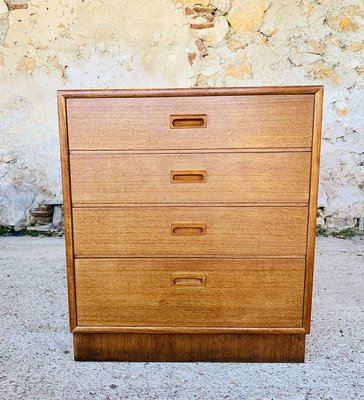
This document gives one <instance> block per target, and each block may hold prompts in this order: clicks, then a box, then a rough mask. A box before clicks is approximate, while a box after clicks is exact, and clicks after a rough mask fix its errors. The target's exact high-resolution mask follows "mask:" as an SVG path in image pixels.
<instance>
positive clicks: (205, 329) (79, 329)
mask: <svg viewBox="0 0 364 400" xmlns="http://www.w3.org/2000/svg"><path fill="white" fill-rule="evenodd" d="M72 332H73V333H178V334H182V333H185V334H196V333H197V334H203V335H205V334H208V335H211V334H215V333H219V334H228V335H230V334H233V333H234V334H235V333H237V334H244V335H255V334H259V335H305V334H306V333H307V332H306V330H305V328H303V327H298V328H292V327H291V328H287V327H284V328H281V327H274V328H269V327H264V328H257V327H252V328H248V327H237V326H234V327H231V326H213V327H211V326H146V325H144V326H123V327H120V326H94V325H81V326H76V327H75V329H74V330H73V331H72Z"/></svg>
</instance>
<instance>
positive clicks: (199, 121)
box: [170, 114, 207, 129]
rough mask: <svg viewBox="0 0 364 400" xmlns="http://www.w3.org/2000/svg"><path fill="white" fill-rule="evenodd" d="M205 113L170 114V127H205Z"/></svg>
mask: <svg viewBox="0 0 364 400" xmlns="http://www.w3.org/2000/svg"><path fill="white" fill-rule="evenodd" d="M206 127H207V114H190V115H171V116H170V128H171V129H184V128H206Z"/></svg>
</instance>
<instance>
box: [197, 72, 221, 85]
mask: <svg viewBox="0 0 364 400" xmlns="http://www.w3.org/2000/svg"><path fill="white" fill-rule="evenodd" d="M216 78H217V74H216V73H214V74H212V75H204V74H199V75H198V77H197V80H196V85H195V86H196V87H212V86H215V85H216Z"/></svg>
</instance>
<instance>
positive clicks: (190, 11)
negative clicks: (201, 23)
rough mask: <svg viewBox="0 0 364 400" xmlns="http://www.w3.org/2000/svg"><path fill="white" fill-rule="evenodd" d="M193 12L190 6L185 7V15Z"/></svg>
mask: <svg viewBox="0 0 364 400" xmlns="http://www.w3.org/2000/svg"><path fill="white" fill-rule="evenodd" d="M192 14H194V11H193V10H192V8H190V7H186V8H185V15H192Z"/></svg>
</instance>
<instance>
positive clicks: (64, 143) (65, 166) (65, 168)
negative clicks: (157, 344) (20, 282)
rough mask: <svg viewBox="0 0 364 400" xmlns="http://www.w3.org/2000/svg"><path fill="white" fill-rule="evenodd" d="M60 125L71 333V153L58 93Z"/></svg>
mask: <svg viewBox="0 0 364 400" xmlns="http://www.w3.org/2000/svg"><path fill="white" fill-rule="evenodd" d="M57 101H58V123H59V140H60V149H61V154H60V155H61V166H62V191H63V209H64V229H65V243H66V264H67V287H68V306H69V320H70V330H71V332H72V331H73V330H74V328H75V327H76V296H75V276H74V260H73V228H72V206H71V204H72V202H71V183H70V182H71V181H70V171H69V152H68V134H67V110H66V98H65V96H64V95H63V94H62V93H60V92H58V95H57Z"/></svg>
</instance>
